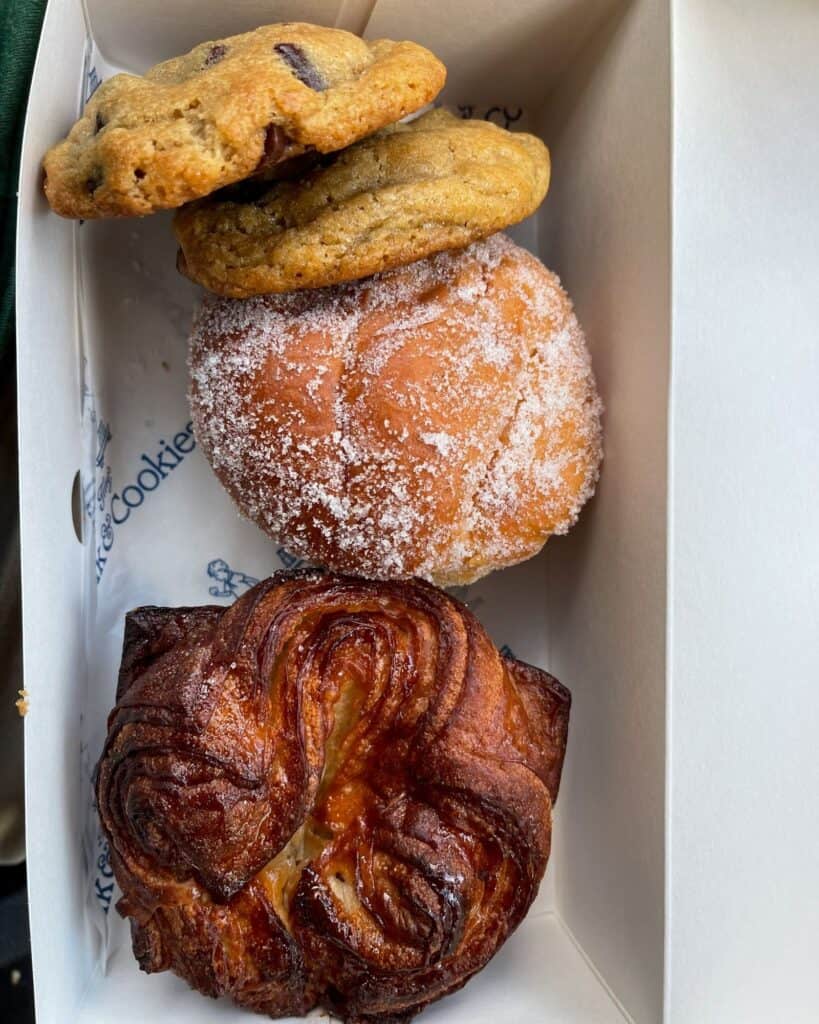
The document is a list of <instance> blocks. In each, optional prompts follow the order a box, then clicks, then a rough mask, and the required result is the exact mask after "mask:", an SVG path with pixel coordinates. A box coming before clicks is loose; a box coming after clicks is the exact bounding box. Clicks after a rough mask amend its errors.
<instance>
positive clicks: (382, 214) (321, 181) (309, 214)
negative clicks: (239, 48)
mask: <svg viewBox="0 0 819 1024" xmlns="http://www.w3.org/2000/svg"><path fill="white" fill-rule="evenodd" d="M549 170H550V165H549V151H548V150H547V149H546V147H545V146H544V145H543V143H542V142H541V141H540V139H538V138H535V136H533V135H526V134H524V133H522V132H514V133H513V132H508V131H505V130H504V129H503V128H499V127H498V126H497V125H494V124H490V123H489V122H487V121H464V120H461V119H460V118H457V117H454V116H453V115H452V114H449V113H447V112H446V111H445V110H433V111H430V112H429V113H428V114H424V115H423V116H422V117H419V118H418V119H417V120H415V121H413V122H411V123H409V124H400V125H393V126H391V127H390V128H386V129H384V130H383V131H382V132H379V133H378V134H377V135H373V136H371V137H370V138H368V139H364V140H363V141H362V142H359V143H358V144H357V145H355V146H351V147H350V148H349V149H345V150H343V151H342V152H340V153H337V154H335V155H334V157H333V158H331V161H330V162H329V163H328V164H326V165H325V166H319V167H315V168H313V169H312V170H310V171H309V172H308V173H307V174H305V175H304V176H303V177H301V178H299V179H297V180H291V181H281V182H277V183H275V184H273V185H270V186H267V187H265V189H264V190H263V191H262V194H261V195H256V194H253V193H251V194H250V195H249V196H247V197H245V200H244V201H243V198H242V196H241V195H239V196H238V197H231V198H229V199H225V198H222V197H218V196H214V197H211V198H209V199H204V200H202V201H200V202H198V203H192V204H190V205H189V206H186V207H184V208H183V209H181V210H179V211H178V213H177V214H176V217H175V219H174V230H175V232H176V237H177V239H178V241H179V244H180V247H181V249H180V256H179V261H178V265H179V269H180V270H181V271H182V272H183V273H184V274H186V275H187V276H188V277H190V278H192V279H193V280H194V281H198V282H199V283H200V284H203V285H204V286H205V287H206V288H209V289H210V290H211V291H213V292H216V293H218V294H219V295H227V296H233V297H235V298H244V297H247V296H250V295H258V294H262V293H265V292H285V291H291V290H294V289H299V288H320V287H322V286H324V285H329V284H337V283H339V282H342V281H351V280H354V279H356V278H360V277H367V276H369V275H370V274H374V273H376V272H378V271H381V270H387V269H390V268H392V267H399V266H403V265H404V264H407V263H412V262H413V261H415V260H418V259H421V258H422V257H424V256H428V255H430V254H431V253H434V252H440V251H441V250H444V249H456V248H460V247H461V246H466V245H468V244H469V243H471V242H474V241H476V240H477V239H480V238H485V237H487V236H488V235H491V234H493V233H494V232H496V231H500V230H502V229H503V228H506V227H508V226H509V225H510V224H515V223H517V222H518V221H520V220H522V219H523V218H524V217H526V216H528V215H529V214H530V213H532V212H533V211H534V210H535V209H537V207H538V206H539V205H540V203H541V201H542V200H543V197H544V196H545V194H546V190H547V188H548V185H549ZM256 191H258V190H256Z"/></svg>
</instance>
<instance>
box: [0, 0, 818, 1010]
mask: <svg viewBox="0 0 819 1024" xmlns="http://www.w3.org/2000/svg"><path fill="white" fill-rule="evenodd" d="M293 19H300V20H311V21H318V22H322V23H325V24H328V25H339V26H342V27H348V28H352V29H353V30H355V31H358V32H362V33H365V34H366V35H369V36H372V37H378V36H387V37H392V38H411V39H415V40H417V41H419V42H422V43H425V44H427V45H429V46H430V47H431V48H432V49H434V50H435V51H436V52H437V53H438V54H439V55H440V56H441V57H442V58H443V59H444V61H445V62H446V63H447V65H448V67H449V83H448V86H447V90H446V93H445V99H446V101H447V102H448V103H450V104H452V105H453V106H459V107H463V108H468V109H464V110H463V111H462V112H463V113H464V114H471V115H472V116H476V117H483V116H488V117H490V118H492V119H495V120H497V121H499V123H509V124H511V125H512V127H513V128H514V127H516V126H521V125H525V126H526V127H528V128H529V129H530V130H533V131H536V132H538V133H539V134H540V135H541V136H542V137H543V139H544V140H545V141H546V142H547V144H548V145H549V147H550V149H551V152H552V159H553V184H552V188H551V192H550V194H549V196H548V198H547V200H546V203H545V205H544V207H543V209H542V211H541V214H540V216H539V218H538V220H537V221H536V222H530V223H529V224H526V225H524V226H522V227H521V228H520V229H518V230H517V231H516V232H515V235H516V237H517V238H518V239H519V240H521V241H522V242H523V243H524V244H526V245H529V246H530V247H532V248H533V249H534V250H535V251H536V252H538V254H539V255H540V256H541V258H542V259H544V261H545V262H546V263H547V264H548V265H549V266H550V267H552V268H554V269H555V270H557V271H558V272H559V274H560V275H561V277H562V278H563V281H564V284H565V285H566V287H567V289H568V290H569V292H570V294H571V295H572V296H573V297H574V299H575V302H576V306H577V310H578V314H579V317H580V320H581V322H582V323H583V325H584V326H585V329H586V332H587V334H588V339H589V344H590V346H591V349H592V353H593V358H594V365H595V369H596V372H597V377H598V381H599V384H600V388H601V390H602V393H603V397H604V399H605V402H606V406H607V414H606V419H605V427H606V462H605V467H604V472H603V477H602V479H601V482H600V486H599V489H598V493H597V496H596V497H595V498H594V500H593V501H592V503H591V504H590V505H589V506H588V507H587V508H586V510H585V511H584V513H583V515H582V517H581V521H580V523H579V525H578V526H577V527H576V529H575V530H574V531H573V532H572V533H571V534H570V535H569V536H568V537H566V538H558V539H554V540H553V541H551V542H550V543H549V544H548V545H547V548H546V550H545V552H544V553H543V554H542V555H541V556H540V557H539V558H537V559H535V560H533V561H532V562H530V563H528V564H525V565H522V566H520V567H517V568H515V569H511V570H507V571H506V572H503V573H498V574H495V575H494V576H492V577H491V578H489V579H487V580H485V581H483V582H482V583H481V584H478V585H477V586H475V587H472V588H469V591H468V593H467V594H466V595H465V596H466V598H467V599H468V600H469V602H470V603H471V604H472V606H473V607H474V608H475V610H476V612H477V614H478V616H479V617H480V618H482V619H483V621H484V622H485V623H486V624H487V626H488V627H489V629H490V631H491V632H492V633H493V635H494V636H495V638H496V640H497V642H498V643H499V644H507V645H509V647H510V648H511V649H512V650H513V651H514V652H515V653H516V654H517V655H518V656H520V657H522V658H524V659H526V660H529V661H533V662H536V663H538V664H541V665H544V666H546V667H548V668H549V669H550V670H551V671H552V672H554V673H555V674H556V675H557V676H558V677H559V678H560V679H561V680H563V681H564V682H565V683H566V684H567V685H568V686H569V687H570V688H571V690H572V692H573V695H574V706H573V711H572V722H571V728H570V736H569V749H568V757H567V761H566V766H565V772H564V780H563V786H562V789H561V794H560V800H559V804H558V812H557V821H556V827H555V837H554V851H553V854H552V859H551V863H550V865H549V869H548V872H547V876H546V880H545V882H544V884H543V886H542V889H541V893H540V895H539V897H538V900H537V902H536V904H535V905H534V907H533V909H532V911H531V913H530V914H529V917H528V918H527V920H526V921H525V923H524V924H523V925H522V927H521V928H520V929H519V931H518V932H517V933H516V934H515V935H514V936H513V937H512V939H511V940H510V941H509V943H508V945H507V946H506V947H505V948H504V949H503V950H502V951H501V953H500V954H499V955H498V956H497V958H496V959H495V960H494V961H493V962H492V963H491V965H490V966H489V967H488V968H487V969H486V970H485V971H484V972H483V973H482V974H480V975H479V976H478V977H476V978H475V979H474V980H473V981H471V982H470V983H469V985H467V987H466V988H465V989H464V990H463V991H462V992H461V993H459V994H457V995H455V996H453V997H451V998H449V999H448V1000H445V1001H444V1002H442V1003H439V1004H437V1005H436V1006H434V1007H432V1008H430V1009H429V1010H428V1011H426V1013H425V1014H424V1017H423V1018H422V1019H426V1020H428V1021H429V1022H430V1024H432V1022H433V1021H440V1022H441V1024H488V1022H491V1024H499V1022H510V1024H552V1022H554V1024H608V1022H615V1021H623V1020H631V1021H634V1022H636V1024H652V1022H659V1021H666V1022H668V1024H708V1022H711V1021H714V1022H719V1024H752V1022H757V1021H759V1022H765V1024H772V1022H777V1024H778V1022H784V1024H799V1022H803V1021H804V1022H808V1021H817V1020H819V994H817V988H816V967H817V953H819V883H818V882H817V878H818V877H819V804H818V802H817V793H819V756H817V754H816V751H817V747H818V746H819V744H818V743H817V736H819V649H818V648H819V545H818V544H817V532H818V531H817V517H816V514H815V511H814V510H815V508H816V507H817V503H818V502H819V488H818V487H817V479H818V477H819V473H817V463H819V457H818V456H817V441H819V412H817V409H819V401H817V393H818V392H819V388H817V385H819V355H817V352H819V310H818V309H817V307H818V306H819V304H818V303H817V295H819V284H818V283H817V280H819V274H817V271H819V241H818V239H819V229H817V222H818V221H819V187H817V183H819V4H816V3H815V2H811V0H777V2H772V0H745V2H743V3H739V2H736V0H733V2H731V0H678V2H668V0H665V2H662V0H633V2H630V3H626V2H616V0H515V2H511V3H506V4H500V3H498V2H497V0H471V2H469V3H464V2H447V0H412V2H410V0H378V2H376V3H372V2H367V0H327V2H321V0H304V2H295V0H293V2H275V0H268V2H265V0H236V2H233V3H221V2H216V0H140V2H128V0H86V2H85V3H84V4H83V3H81V2H80V0H51V3H50V4H49V6H48V10H47V14H46V20H45V27H44V31H43V38H42V43H41V46H40V53H39V57H38V61H37V67H36V72H35V76H34V82H33V86H32V92H31V100H30V104H29V111H28V122H27V127H26V136H25V146H24V154H23V161H22V176H21V183H20V212H19V249H18V259H17V274H18V286H17V287H18V292H17V305H18V313H17V315H18V336H19V354H18V361H19V405H20V461H21V502H22V506H21V524H22V528H21V532H22V558H23V588H24V626H25V666H26V687H27V690H28V698H29V702H30V710H29V712H28V715H27V718H26V723H25V731H26V775H27V810H26V813H27V831H28V879H29V893H30V900H31V932H32V936H31V937H32V949H33V957H34V977H35V989H36V1002H37V1018H38V1021H39V1022H40V1024H71V1022H80V1024H103V1022H104V1024H108V1022H111V1021H116V1022H117V1024H131V1022H133V1024H137V1022H139V1024H142V1022H144V1021H152V1022H156V1024H160V1022H165V1021H168V1022H171V1021H173V1022H174V1024H186V1022H194V1021H195V1022H197V1024H205V1022H209V1021H226V1022H227V1021H230V1022H237V1024H238V1022H239V1021H241V1020H244V1019H247V1018H246V1015H245V1014H244V1013H243V1012H242V1011H239V1010H237V1009H236V1008H234V1007H233V1006H231V1005H229V1004H227V1003H225V1002H214V1001H211V1000H208V999H205V998H203V997H201V996H199V995H198V994H196V993H194V992H192V991H190V990H188V988H187V987H186V985H185V984H184V983H183V982H181V981H179V980H178V979H176V978H174V977H172V976H170V975H167V974H166V975H158V976H151V977H148V976H146V975H142V974H140V972H139V971H138V969H137V967H136V964H135V962H134V960H133V958H132V956H131V953H130V949H129V942H128V937H127V929H126V927H125V925H124V922H122V921H120V920H119V919H118V917H117V915H116V913H115V912H114V911H113V909H111V908H112V899H114V900H115V898H116V895H115V893H114V891H113V886H112V881H111V878H110V875H111V872H110V867H109V866H108V862H107V857H106V852H105V848H104V844H103V842H102V839H101V837H100V836H99V834H98V833H97V830H96V824H95V819H94V814H93V808H92V806H91V788H90V774H91V770H92V767H93V763H94V761H95V760H96V757H97V755H98V753H99V749H100V745H101V742H102V735H103V730H104V722H105V716H106V714H107V711H108V710H109V707H110V705H111V703H112V701H113V693H114V679H115V671H116V667H117V661H118V654H119V645H120V642H121V631H122V616H123V613H124V611H125V610H126V609H127V608H129V607H131V606H134V605H136V604H140V603H160V604H198V603H207V602H213V601H217V602H222V603H227V602H229V601H230V600H232V599H233V597H234V596H235V595H236V594H237V593H240V592H242V590H243V588H246V586H247V585H248V584H249V580H250V578H252V577H257V576H260V575H264V574H266V573H267V572H269V571H271V570H273V569H274V568H276V567H278V566H280V565H281V564H282V560H284V561H285V562H286V561H288V558H287V555H286V553H283V552H281V553H279V554H277V553H276V551H275V546H274V545H271V544H270V543H269V542H268V541H266V540H265V538H264V537H263V536H262V535H261V534H260V533H259V532H258V531H257V530H256V529H255V528H254V527H252V526H250V525H248V524H247V523H244V522H242V521H240V520H239V519H238V518H237V517H236V515H235V514H234V512H233V509H232V506H231V505H230V503H229V501H228V499H227V497H226V496H225V495H224V494H223V492H222V491H221V489H220V488H219V486H218V485H217V483H216V481H215V479H214V478H213V477H212V475H211V473H210V471H209V469H208V467H207V466H206V464H205V461H204V459H203V458H202V456H201V455H200V453H199V452H198V451H196V449H195V448H194V441H193V438H192V436H191V433H190V429H189V426H188V421H189V416H188V414H187V407H186V399H185V342H186V331H187V327H188V324H189V321H190V316H191V310H192V309H193V306H194V303H195V302H196V299H197V290H196V288H195V287H194V286H193V285H191V284H189V283H188V282H186V281H184V280H183V279H181V278H180V277H179V276H178V275H177V274H176V272H175V270H174V250H175V247H174V242H173V239H172V237H171V234H170V230H169V218H168V217H167V216H166V215H160V216H156V217H153V218H148V219H146V220H142V221H120V222H98V223H92V224H86V225H77V224H73V223H69V222H66V221H62V220H60V219H59V218H57V217H55V216H53V215H51V214H50V213H49V212H48V211H47V208H46V204H45V201H44V199H43V196H42V193H41V176H40V170H39V161H40V158H41V156H42V154H43V152H44V151H45V149H46V148H47V147H48V146H49V145H51V144H52V143H53V142H54V141H55V140H56V139H58V138H59V137H60V136H62V135H63V134H64V132H65V131H66V129H67V128H68V126H69V125H70V123H71V122H72V121H73V120H74V118H75V116H76V115H77V112H78V110H79V108H80V105H81V100H82V98H83V96H84V95H86V94H87V93H89V92H90V91H91V89H93V87H94V85H95V84H96V83H97V82H98V81H99V80H100V79H101V78H104V77H106V76H107V75H109V74H110V73H112V71H113V70H117V69H127V70H132V71H141V70H143V69H145V68H146V67H148V66H149V65H151V64H153V63H155V62H156V61H158V60H161V59H164V58H167V57H169V56H172V55H174V54H176V53H180V52H184V51H185V50H186V49H188V48H189V47H190V46H192V45H193V44H195V43H197V42H200V41H201V40H204V39H209V38H214V37H218V36H223V35H228V34H232V33H235V32H239V31H244V30H246V29H249V28H252V27H254V26H256V25H258V24H263V23H268V22H272V21H278V20H293ZM806 204H810V205H806ZM163 445H165V446H169V445H170V446H173V447H174V448H175V450H176V453H177V455H178V456H179V461H178V462H176V461H174V468H173V472H170V471H168V472H161V473H157V472H156V470H155V469H153V470H152V469H151V466H152V465H154V466H155V464H156V462H157V458H158V453H159V452H160V450H161V448H162V446H163ZM166 462H167V460H166ZM78 471H79V474H80V475H79V476H77V474H78ZM160 478H161V479H160ZM75 481H76V482H75ZM126 488H130V489H129V490H127V492H126V490H125V489H126ZM115 493H118V494H119V495H120V496H122V495H126V497H125V498H124V500H123V501H122V502H120V503H118V504H116V506H115V511H114V515H113V518H111V501H110V499H111V496H112V494H115ZM72 495H73V517H72ZM77 530H80V532H81V534H82V536H83V537H84V539H85V540H84V543H83V544H81V543H80V542H79V541H78V536H77ZM109 910H110V913H109V912H107V911H109ZM0 1016H2V1012H0Z"/></svg>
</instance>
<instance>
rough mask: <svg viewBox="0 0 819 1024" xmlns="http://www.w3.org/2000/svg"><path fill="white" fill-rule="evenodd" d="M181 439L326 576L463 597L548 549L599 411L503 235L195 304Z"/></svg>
mask: <svg viewBox="0 0 819 1024" xmlns="http://www.w3.org/2000/svg"><path fill="white" fill-rule="evenodd" d="M190 370H191V392H190V399H191V409H192V415H193V422H194V429H195V432H196V436H197V439H198V441H199V443H200V445H201V446H202V449H203V451H204V453H205V454H206V456H207V458H208V459H209V460H210V462H211V464H212V466H213V468H214V470H215V472H216V474H217V475H218V477H219V478H220V480H221V481H222V483H223V484H224V485H225V487H226V488H227V490H228V492H229V493H230V494H231V496H232V497H233V499H234V501H235V502H236V503H237V505H238V506H239V508H240V510H241V511H242V512H243V513H244V514H245V515H246V516H247V517H248V518H250V519H252V520H254V521H255V522H256V523H257V524H258V525H259V526H260V527H261V528H262V529H264V530H266V531H267V532H268V533H270V534H271V535H272V536H273V537H275V538H276V539H277V540H278V541H280V542H281V543H283V544H285V545H286V546H288V548H289V549H290V550H292V551H293V552H294V553H296V554H298V555H300V556H302V557H306V558H309V559H310V560H312V561H314V562H317V563H319V564H322V565H326V566H328V567H330V568H333V569H337V570H339V571H343V572H352V573H358V574H362V575H365V576H371V577H384V578H390V577H410V576H420V577H423V578H425V579H428V580H431V581H433V582H435V583H438V584H439V585H442V586H448V585H453V584H462V583H469V582H471V581H473V580H475V579H477V578H478V577H480V576H483V575H484V574H486V573H488V572H490V571H492V570H493V569H497V568H501V567H503V566H506V565H511V564H513V563H515V562H519V561H522V560H523V559H526V558H529V557H531V556H532V555H534V554H535V553H536V552H537V551H539V550H540V548H541V547H542V545H543V544H544V542H545V541H546V539H547V538H548V537H549V536H550V535H551V534H553V533H564V532H566V530H568V528H569V527H570V526H571V524H572V523H573V522H574V520H575V519H576V517H577V514H578V512H579V510H580V508H581V506H582V505H583V503H584V502H585V501H586V499H587V498H588V497H589V496H590V495H591V493H592V491H593V489H594V484H595V481H596V479H597V474H598V466H599V463H600V458H601V440H600V413H601V405H600V401H599V398H598V396H597V392H596V389H595V383H594V378H593V375H592V370H591V366H590V361H589V355H588V352H587V349H586V346H585V343H584V339H583V334H582V332H581V330H580V327H579V326H578V323H577V320H576V318H575V315H574V313H573V311H572V306H571V302H570V301H569V299H568V297H567V295H566V293H565V292H564V291H563V289H562V288H561V287H560V283H559V281H558V279H557V278H556V277H555V276H554V275H553V274H551V273H550V272H549V271H548V270H547V269H546V268H545V267H544V266H543V265H542V264H541V263H540V262H539V261H538V260H537V259H536V258H535V257H534V256H532V255H530V254H529V253H528V252H526V251H524V250H523V249H520V248H518V247H517V246H516V245H514V244H513V243H512V242H511V241H509V239H507V238H505V237H504V236H502V235H495V236H493V237H492V238H490V239H488V240H486V241H483V242H478V243H475V244H474V245H472V246H470V247H469V248H467V249H465V250H462V251H458V252H447V253H441V254H438V255H436V256H432V257H428V258H427V259H425V260H420V261H418V262H416V263H413V264H411V265H410V266H407V267H404V268H401V269H397V270H392V271H389V272H387V273H385V274H382V275H378V276H376V277H373V278H369V279H366V280H363V281H360V282H357V283H355V284H347V285H340V286H336V287H333V288H325V289H321V290H319V291H313V292H295V293H290V294H286V295H269V296H259V297H256V298H253V299H246V300H230V299H217V298H210V299H207V300H206V301H205V304H204V307H203V308H202V310H201V312H200V314H199V316H198V319H197V321H196V323H195V327H194V332H193V336H192V340H191V346H190Z"/></svg>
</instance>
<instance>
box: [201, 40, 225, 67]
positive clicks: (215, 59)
mask: <svg viewBox="0 0 819 1024" xmlns="http://www.w3.org/2000/svg"><path fill="white" fill-rule="evenodd" d="M227 51H228V48H227V47H226V46H225V45H224V44H223V43H217V44H216V46H211V48H210V53H209V54H208V55H207V57H205V65H204V66H205V67H206V68H209V67H212V65H214V64H218V63H219V61H220V60H221V59H222V58H223V57H224V55H225V54H226V53H227Z"/></svg>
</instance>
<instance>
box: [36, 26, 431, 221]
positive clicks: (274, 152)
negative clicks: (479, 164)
mask: <svg viewBox="0 0 819 1024" xmlns="http://www.w3.org/2000/svg"><path fill="white" fill-rule="evenodd" d="M445 77H446V71H445V69H444V66H443V65H442V64H441V62H440V61H439V60H438V59H437V58H436V57H435V56H434V55H433V54H432V53H430V51H429V50H426V49H425V48H424V47H422V46H418V45H417V44H415V43H411V42H392V41H390V40H387V39H381V40H375V41H365V40H362V39H359V38H358V37H357V36H355V35H353V34H352V33H349V32H344V31H342V30H340V29H331V28H322V27H320V26H317V25H308V24H302V23H296V22H292V23H283V24H278V25H268V26H264V27H262V28H258V29H256V30H254V31H252V32H246V33H244V34H242V35H237V36H231V37H229V38H226V39H220V40H214V41H211V42H206V43H202V44H200V45H199V46H197V47H195V48H194V49H193V50H191V51H190V53H188V54H186V55H185V56H183V57H176V58H173V59H172V60H168V61H165V62H164V63H162V64H157V65H156V67H153V68H151V70H150V71H148V72H147V74H146V75H145V76H144V77H143V76H138V75H129V74H120V75H115V76H114V77H113V78H111V79H109V80H108V81H107V82H104V83H103V84H102V85H101V86H100V88H99V89H98V90H97V91H96V92H95V93H94V95H93V96H92V97H91V99H90V100H89V101H88V103H87V104H86V107H85V110H84V112H83V115H82V117H81V118H80V119H79V121H77V123H76V124H75V125H74V127H73V128H72V129H71V131H70V132H69V134H68V136H67V138H65V139H64V140H63V141H62V142H60V143H58V144H57V145H56V146H54V147H53V149H51V150H49V152H48V153H47V154H46V156H45V159H44V161H43V165H44V169H45V183H44V188H45V193H46V197H47V199H48V201H49V203H50V205H51V208H52V209H53V210H54V211H55V212H56V213H59V214H61V215H62V216H64V217H81V218H86V219H87V218H93V217H128V216H139V215H143V214H147V213H151V212H153V211H154V210H160V209H169V208H173V207H177V206H181V205H182V204H183V203H185V202H189V201H190V200H193V199H197V198H200V197H202V196H205V195H208V194H209V193H210V192H213V191H214V190H215V189H218V188H221V187H223V186H225V185H228V184H231V183H233V182H236V181H241V180H243V179H245V178H247V177H250V176H252V175H254V174H258V173H260V172H264V171H267V170H269V169H270V168H271V167H273V166H275V165H276V164H278V163H280V162H281V161H283V160H287V159H289V158H291V157H295V156H298V155H300V154H303V153H305V152H310V151H314V150H315V151H317V152H318V153H328V152H332V151H334V150H337V149H341V148H343V147H344V146H348V145H350V144H351V143H353V142H356V141H357V140H359V139H361V138H364V137H365V136H366V135H369V134H371V133H372V132H374V131H377V130H378V129H379V128H382V127H383V126H385V125H388V124H391V123H392V122H394V121H397V120H399V119H400V118H402V117H404V116H406V115H407V114H409V113H412V112H413V111H416V110H418V109H420V108H421V107H423V106H424V104H426V103H428V102H429V101H430V100H432V99H433V98H434V97H435V96H436V95H437V94H438V92H439V91H440V89H441V88H442V86H443V83H444V79H445Z"/></svg>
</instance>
